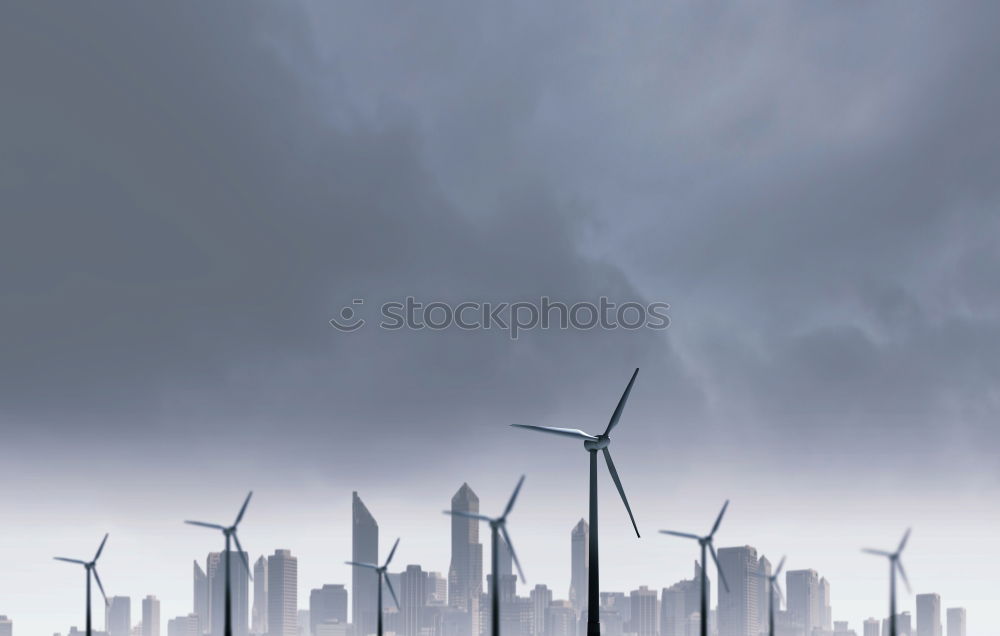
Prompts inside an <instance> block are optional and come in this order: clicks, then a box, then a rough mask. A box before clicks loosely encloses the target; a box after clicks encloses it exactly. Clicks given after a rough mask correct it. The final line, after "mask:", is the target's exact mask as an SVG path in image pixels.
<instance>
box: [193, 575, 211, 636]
mask: <svg viewBox="0 0 1000 636" xmlns="http://www.w3.org/2000/svg"><path fill="white" fill-rule="evenodd" d="M209 607H211V606H210V605H209V603H208V575H206V574H205V571H204V570H202V569H201V566H200V565H198V562H197V561H195V562H194V614H195V616H196V617H197V619H198V626H197V630H198V632H197V633H198V634H204V633H206V632H207V631H208V626H209V625H210V623H209V620H210V619H211V612H210V610H209Z"/></svg>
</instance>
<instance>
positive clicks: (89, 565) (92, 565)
mask: <svg viewBox="0 0 1000 636" xmlns="http://www.w3.org/2000/svg"><path fill="white" fill-rule="evenodd" d="M107 542H108V535H107V534H105V535H104V539H102V540H101V545H99V546H98V547H97V554H95V555H94V558H93V559H91V560H90V561H81V560H80V559H67V558H66V557H53V558H54V559H55V560H56V561H65V562H67V563H76V564H77V565H82V566H83V569H84V571H85V572H86V575H87V636H90V635H91V632H92V630H91V626H90V575H91V574H93V575H94V580H95V581H97V587H98V589H100V590H101V596H103V597H104V605H105V607H106V606H107V605H108V595H107V594H105V593H104V586H103V585H101V577H100V575H98V574H97V559H98V558H100V556H101V552H102V551H103V550H104V544H105V543H107Z"/></svg>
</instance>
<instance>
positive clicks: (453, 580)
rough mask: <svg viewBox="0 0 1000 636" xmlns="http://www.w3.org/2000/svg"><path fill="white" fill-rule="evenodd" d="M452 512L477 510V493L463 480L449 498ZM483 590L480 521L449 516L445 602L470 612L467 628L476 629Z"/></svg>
mask: <svg viewBox="0 0 1000 636" xmlns="http://www.w3.org/2000/svg"><path fill="white" fill-rule="evenodd" d="M451 509H452V511H454V512H467V513H472V514H479V497H477V496H476V493H474V492H472V489H471V488H469V484H462V487H461V488H459V489H458V492H456V493H455V496H454V497H452V498H451ZM482 591H483V546H482V544H481V543H479V522H478V521H476V520H475V519H468V518H463V517H459V516H454V515H453V516H452V517H451V564H450V565H449V567H448V604H449V605H450V606H452V607H454V608H457V609H461V610H465V611H467V612H469V619H470V622H469V632H468V634H462V635H460V636H475V635H476V634H477V633H478V631H477V630H478V627H475V628H473V626H474V625H477V624H478V622H479V621H478V614H479V607H478V606H479V596H480V594H482Z"/></svg>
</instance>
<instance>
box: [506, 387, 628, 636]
mask: <svg viewBox="0 0 1000 636" xmlns="http://www.w3.org/2000/svg"><path fill="white" fill-rule="evenodd" d="M637 375H639V369H636V370H635V372H634V373H633V374H632V379H630V380H629V381H628V386H626V387H625V392H624V393H622V397H621V399H620V400H618V406H617V407H615V412H614V413H612V414H611V421H610V422H608V427H607V428H606V429H605V430H604V432H603V433H601V434H600V435H591V434H589V433H584V432H583V431H581V430H579V429H575V428H555V427H553V426H533V425H531V424H511V426H517V427H519V428H527V429H530V430H533V431H541V432H543V433H552V434H553V435H563V436H565V437H573V438H576V439H579V440H583V447H584V448H585V449H587V452H588V453H590V554H589V580H588V582H587V636H601V621H600V615H601V592H600V590H601V582H600V573H599V569H598V567H599V562H598V558H597V451H603V452H604V460H605V461H606V462H607V463H608V472H610V473H611V478H612V479H613V480H614V482H615V486H617V487H618V494H620V495H621V497H622V501H623V502H624V503H625V510H627V511H628V516H629V519H631V520H632V527H633V528H635V536H636V537H638V536H639V526H637V525H636V524H635V517H634V516H633V515H632V508H631V507H629V505H628V499H627V498H626V497H625V489H624V488H622V482H621V479H619V478H618V471H617V470H615V463H614V462H613V461H611V452H610V451H609V450H608V445H610V444H611V437H610V435H611V429H613V428H614V427H615V426H617V425H618V420H620V419H621V416H622V411H623V410H624V409H625V402H626V401H627V400H628V394H629V393H630V392H631V391H632V385H633V384H634V383H635V376H637Z"/></svg>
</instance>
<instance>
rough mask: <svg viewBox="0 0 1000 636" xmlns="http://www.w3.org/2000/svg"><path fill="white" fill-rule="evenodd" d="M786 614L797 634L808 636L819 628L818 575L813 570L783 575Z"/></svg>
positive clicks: (794, 571) (795, 571)
mask: <svg viewBox="0 0 1000 636" xmlns="http://www.w3.org/2000/svg"><path fill="white" fill-rule="evenodd" d="M785 589H786V590H787V593H788V613H789V616H790V618H791V621H792V623H793V624H794V625H796V626H797V629H798V630H800V631H798V633H799V634H805V635H806V636H810V635H811V634H812V630H813V629H815V628H817V627H821V625H820V624H819V621H820V594H819V574H817V573H816V571H815V570H791V571H789V572H787V573H786V574H785Z"/></svg>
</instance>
